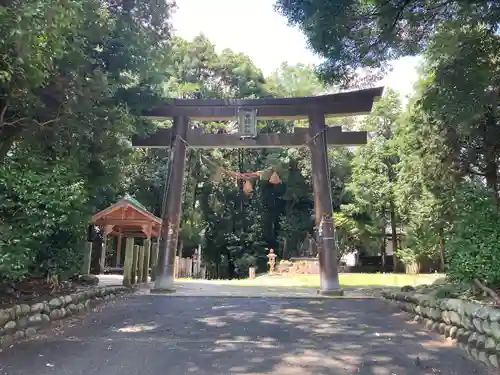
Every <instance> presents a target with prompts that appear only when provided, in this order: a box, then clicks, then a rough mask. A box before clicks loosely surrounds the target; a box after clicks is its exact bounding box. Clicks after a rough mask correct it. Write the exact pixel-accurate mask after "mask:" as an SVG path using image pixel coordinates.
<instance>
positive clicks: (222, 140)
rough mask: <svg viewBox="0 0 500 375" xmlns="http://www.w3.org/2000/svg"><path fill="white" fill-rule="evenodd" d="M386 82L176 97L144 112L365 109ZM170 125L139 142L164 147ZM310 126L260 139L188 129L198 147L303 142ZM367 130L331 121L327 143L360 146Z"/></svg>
mask: <svg viewBox="0 0 500 375" xmlns="http://www.w3.org/2000/svg"><path fill="white" fill-rule="evenodd" d="M382 92H383V87H377V88H370V89H364V90H357V91H349V92H342V93H337V94H331V95H323V96H315V97H303V98H281V99H274V98H266V99H175V100H172V101H169V103H168V104H166V105H164V106H162V107H159V108H155V109H152V110H150V111H148V112H147V113H145V116H147V117H149V118H151V119H162V120H165V119H170V118H173V117H179V116H182V117H185V118H188V119H189V120H212V121H223V120H232V119H235V118H236V117H237V115H238V111H240V110H241V109H251V110H256V117H257V118H259V119H264V120H265V119H304V118H309V120H311V117H317V116H318V115H319V116H321V117H323V118H324V117H329V116H330V117H340V116H355V115H364V114H368V113H370V112H371V110H372V107H373V103H374V101H375V100H377V99H378V98H379V97H380V96H381V95H382ZM171 136H172V131H171V129H164V128H163V129H158V131H157V132H156V133H155V134H153V135H151V136H149V137H147V138H137V137H136V138H134V139H133V141H132V145H133V146H134V147H147V148H165V147H168V145H169V144H170V139H171ZM314 136H315V134H313V131H312V130H311V129H310V128H309V129H308V128H295V130H294V132H293V133H288V134H283V133H282V134H268V133H260V134H259V135H258V136H257V137H256V138H255V139H242V138H241V135H238V134H203V133H202V132H201V129H188V130H187V132H186V142H187V143H188V145H189V146H190V147H193V148H278V147H300V146H302V145H304V143H305V142H308V141H309V140H311V138H312V137H314ZM366 137H367V135H366V132H359V131H358V132H343V131H342V129H341V128H340V127H338V126H335V127H328V128H327V129H326V133H325V140H326V143H327V144H328V145H339V146H355V145H362V144H365V143H366Z"/></svg>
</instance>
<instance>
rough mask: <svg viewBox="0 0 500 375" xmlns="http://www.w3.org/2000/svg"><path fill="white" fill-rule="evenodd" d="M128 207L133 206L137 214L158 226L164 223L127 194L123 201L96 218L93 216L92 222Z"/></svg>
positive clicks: (100, 213) (97, 214) (99, 213)
mask: <svg viewBox="0 0 500 375" xmlns="http://www.w3.org/2000/svg"><path fill="white" fill-rule="evenodd" d="M126 205H129V206H131V207H132V208H133V209H135V210H136V211H137V212H139V213H141V214H143V215H144V216H146V217H148V218H149V219H150V220H151V221H154V222H156V223H158V224H161V223H162V220H161V219H160V218H159V217H158V216H155V215H154V214H152V213H151V212H149V211H148V209H147V208H146V206H144V205H143V204H142V203H140V202H139V201H138V200H137V199H135V198H134V197H132V196H131V195H129V194H125V196H124V197H123V198H122V199H120V200H119V201H118V202H116V203H115V204H113V205H112V206H109V207H108V208H106V209H104V210H102V211H99V212H98V213H96V214H95V215H94V216H92V222H93V223H95V222H96V221H98V220H100V219H102V218H104V217H106V216H107V215H109V214H111V213H112V212H113V211H115V210H118V209H120V208H123V207H124V206H126Z"/></svg>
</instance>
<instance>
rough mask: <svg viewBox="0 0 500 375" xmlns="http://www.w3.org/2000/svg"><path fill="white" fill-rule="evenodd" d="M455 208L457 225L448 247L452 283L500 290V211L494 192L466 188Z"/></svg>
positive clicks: (452, 232)
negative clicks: (484, 285) (492, 287)
mask: <svg viewBox="0 0 500 375" xmlns="http://www.w3.org/2000/svg"><path fill="white" fill-rule="evenodd" d="M455 204H456V206H455V212H456V217H455V223H454V225H453V228H452V231H451V235H450V238H449V239H448V241H447V243H446V250H447V257H448V261H449V265H448V267H449V268H448V275H449V277H450V279H451V280H453V281H454V282H460V283H471V282H473V280H474V279H478V280H479V281H481V282H482V283H485V284H487V285H490V286H500V250H499V246H500V211H499V209H498V206H497V204H496V200H495V198H494V196H493V194H492V192H491V190H489V189H487V188H485V187H484V186H482V185H479V184H467V185H463V186H462V187H461V189H460V191H459V192H458V194H457V197H456V201H455Z"/></svg>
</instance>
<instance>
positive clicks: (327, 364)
mask: <svg viewBox="0 0 500 375" xmlns="http://www.w3.org/2000/svg"><path fill="white" fill-rule="evenodd" d="M2 366H3V367H2ZM0 369H1V370H2V371H0V374H4V373H5V374H9V375H21V374H29V373H36V374H37V375H44V374H61V375H63V374H64V375H74V374H81V375H92V374H102V375H115V374H117V375H118V374H120V375H129V374H148V375H157V374H158V375H159V374H167V375H183V374H193V375H194V374H196V375H205V374H207V375H222V374H234V375H241V374H246V375H249V374H280V375H291V374H297V375H298V374H301V375H309V374H311V375H312V374H314V375H320V374H333V375H337V374H342V375H345V374H361V375H417V374H419V375H423V374H424V375H427V374H429V375H430V374H442V375H452V374H453V375H472V374H490V372H489V371H488V370H487V369H486V368H484V367H483V366H482V365H480V364H477V363H474V362H472V361H469V360H468V359H466V358H464V357H463V355H462V353H461V352H459V351H458V350H457V349H455V348H454V347H453V346H452V344H451V342H449V341H443V340H442V339H441V338H439V336H438V335H436V334H434V333H429V332H425V331H423V330H422V329H421V328H420V326H418V325H415V324H410V323H407V322H405V319H404V316H403V315H401V314H399V313H397V312H396V311H395V310H394V309H393V308H391V307H389V306H387V305H386V304H384V303H383V302H382V301H379V300H307V299H273V298H225V297H220V298H204V297H176V298H171V297H168V296H161V295H159V296H154V295H137V296H133V297H131V298H130V299H128V300H125V301H121V302H118V303H117V304H116V305H115V306H110V307H108V308H105V309H104V310H103V311H101V312H97V313H94V314H92V315H90V316H88V317H87V318H85V319H84V322H83V323H82V324H81V325H79V326H76V327H72V328H69V329H67V330H66V331H65V332H64V333H62V334H60V335H55V334H52V333H51V334H48V335H47V336H46V337H45V338H44V339H43V340H34V341H30V342H25V343H22V344H19V345H17V346H15V347H13V348H11V349H8V350H6V351H4V352H3V353H0Z"/></svg>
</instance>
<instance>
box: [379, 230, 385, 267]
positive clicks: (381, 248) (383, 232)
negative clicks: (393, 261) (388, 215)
mask: <svg viewBox="0 0 500 375" xmlns="http://www.w3.org/2000/svg"><path fill="white" fill-rule="evenodd" d="M381 235H382V241H381V243H380V257H381V258H382V272H386V264H385V255H386V249H385V221H383V224H382V233H381Z"/></svg>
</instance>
